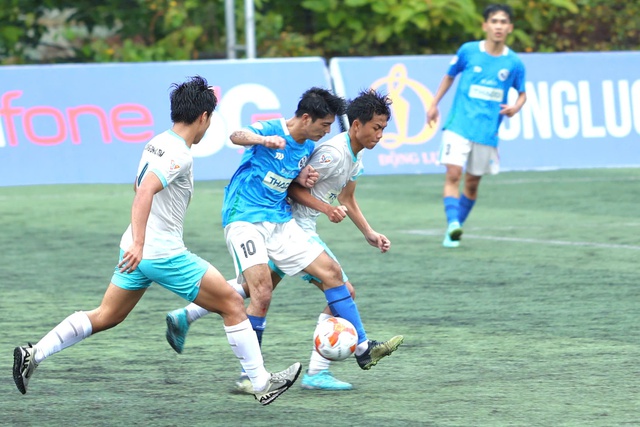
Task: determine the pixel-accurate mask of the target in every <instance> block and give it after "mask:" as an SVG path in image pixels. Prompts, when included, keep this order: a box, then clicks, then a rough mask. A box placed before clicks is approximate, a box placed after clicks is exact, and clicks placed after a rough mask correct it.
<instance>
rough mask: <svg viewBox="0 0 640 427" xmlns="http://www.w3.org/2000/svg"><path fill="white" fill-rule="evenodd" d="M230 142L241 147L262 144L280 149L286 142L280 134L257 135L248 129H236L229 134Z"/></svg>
mask: <svg viewBox="0 0 640 427" xmlns="http://www.w3.org/2000/svg"><path fill="white" fill-rule="evenodd" d="M229 139H231V142H233V143H234V144H236V145H241V146H243V147H246V146H249V145H264V146H265V147H267V148H274V149H281V148H284V147H285V146H286V145H287V142H286V141H285V140H284V138H282V137H281V136H277V135H268V136H264V135H258V134H257V133H253V132H251V131H248V130H237V131H235V132H233V133H232V134H231V136H229Z"/></svg>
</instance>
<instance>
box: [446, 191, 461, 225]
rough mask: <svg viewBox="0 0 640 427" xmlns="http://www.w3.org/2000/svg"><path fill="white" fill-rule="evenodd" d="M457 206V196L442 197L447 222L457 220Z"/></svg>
mask: <svg viewBox="0 0 640 427" xmlns="http://www.w3.org/2000/svg"><path fill="white" fill-rule="evenodd" d="M459 206H460V201H459V200H458V198H457V197H445V198H444V213H445V215H446V216H447V224H451V223H452V222H454V221H459V220H458V216H459V214H458V210H459ZM459 222H461V221H459Z"/></svg>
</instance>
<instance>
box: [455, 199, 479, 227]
mask: <svg viewBox="0 0 640 427" xmlns="http://www.w3.org/2000/svg"><path fill="white" fill-rule="evenodd" d="M475 204H476V201H475V200H472V199H468V198H467V197H466V196H465V195H464V194H463V195H462V196H460V210H459V211H458V221H459V222H460V224H462V223H464V222H465V221H466V220H467V217H468V216H469V213H470V212H471V209H473V205H475Z"/></svg>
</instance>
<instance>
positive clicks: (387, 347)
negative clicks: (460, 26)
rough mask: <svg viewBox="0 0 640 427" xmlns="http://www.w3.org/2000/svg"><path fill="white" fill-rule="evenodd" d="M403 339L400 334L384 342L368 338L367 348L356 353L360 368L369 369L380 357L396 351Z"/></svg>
mask: <svg viewBox="0 0 640 427" xmlns="http://www.w3.org/2000/svg"><path fill="white" fill-rule="evenodd" d="M403 341H404V337H403V336H402V335H396V336H395V337H393V338H391V339H390V340H389V341H384V342H379V341H374V340H369V347H368V348H367V350H366V351H365V352H364V353H362V354H361V355H360V356H358V355H356V360H357V361H358V365H360V368H362V369H364V370H365V371H367V370H369V369H371V368H372V367H373V366H375V365H377V364H378V362H379V361H380V359H382V358H383V357H386V356H388V355H390V354H391V353H393V352H394V351H396V349H397V348H398V347H400V344H402V342H403Z"/></svg>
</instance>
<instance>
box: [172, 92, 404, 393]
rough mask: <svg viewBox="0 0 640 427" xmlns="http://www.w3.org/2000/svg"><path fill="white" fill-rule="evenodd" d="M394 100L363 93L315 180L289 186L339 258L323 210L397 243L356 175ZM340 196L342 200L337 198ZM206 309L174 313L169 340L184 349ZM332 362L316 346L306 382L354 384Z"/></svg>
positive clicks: (305, 225) (240, 386)
mask: <svg viewBox="0 0 640 427" xmlns="http://www.w3.org/2000/svg"><path fill="white" fill-rule="evenodd" d="M390 103H391V101H390V99H389V98H387V97H386V96H383V95H380V94H378V93H377V92H375V91H373V90H368V91H364V92H362V93H360V94H359V95H358V97H356V98H355V99H354V100H352V101H351V102H350V103H349V106H348V108H347V117H348V119H349V123H350V129H349V131H348V132H343V133H341V134H339V135H336V136H335V137H333V138H332V139H330V140H329V141H326V142H324V143H322V144H320V145H318V146H317V147H316V148H315V150H314V151H313V154H312V155H311V158H310V159H309V164H310V165H311V166H312V167H313V168H314V169H315V170H316V171H317V172H318V180H317V182H316V183H315V184H314V186H313V187H312V188H311V189H310V190H309V189H306V188H304V187H303V186H301V185H299V184H298V183H296V182H293V183H292V184H291V185H290V186H289V190H288V194H289V196H290V197H291V198H292V199H293V200H292V201H291V209H292V215H293V218H294V219H295V221H296V222H297V224H298V225H299V226H300V227H301V228H302V229H303V230H304V231H306V232H307V233H308V234H309V235H310V236H311V238H312V239H313V240H315V241H317V242H318V243H319V244H321V245H322V246H323V247H324V249H325V251H326V252H327V253H328V254H329V255H330V256H331V257H332V258H334V259H335V257H334V256H333V254H332V252H331V251H330V250H329V248H328V247H327V246H326V245H325V244H324V242H323V241H322V240H321V239H320V237H319V236H318V234H317V232H316V220H317V218H318V216H319V215H320V214H321V213H324V214H325V215H327V217H328V218H329V220H330V221H331V222H334V223H337V222H340V221H342V220H343V219H344V218H345V217H346V216H349V218H350V219H351V220H352V221H353V223H354V224H355V225H356V226H357V227H358V229H359V230H360V231H361V232H362V234H363V236H364V237H365V239H366V241H367V242H368V243H369V244H370V245H371V246H374V247H376V248H378V249H380V251H381V252H383V253H384V252H387V251H388V250H389V248H390V247H391V242H390V241H389V239H387V237H386V236H384V235H383V234H380V233H378V232H376V231H375V230H374V229H373V228H372V227H371V226H370V225H369V223H368V222H367V220H366V218H365V216H364V214H363V213H362V211H361V210H360V207H359V205H358V203H357V201H356V198H355V188H356V179H357V178H358V177H359V176H360V175H361V174H362V172H363V166H362V154H363V153H364V150H365V149H372V148H374V147H375V146H376V144H377V143H378V141H379V140H380V139H381V138H382V132H383V130H384V128H385V127H386V126H387V121H388V120H389V118H390V116H391V111H390V109H389V104H390ZM336 200H338V202H339V203H340V205H338V206H336V205H333V204H332V203H333V202H334V201H336ZM269 265H270V268H271V270H272V272H271V279H272V281H273V284H274V287H275V286H276V285H277V284H278V283H279V282H280V281H281V280H282V278H283V277H284V273H283V272H282V271H280V270H279V269H278V268H277V267H276V266H275V265H273V264H272V263H271V262H270V263H269ZM302 278H303V279H304V280H307V281H309V282H311V283H313V284H314V285H316V286H318V287H319V288H320V289H323V286H322V284H321V283H320V282H319V279H317V278H315V277H313V276H311V275H305V276H303V277H302ZM342 280H343V282H345V284H346V285H347V287H348V289H349V292H350V293H351V295H352V296H354V295H355V292H354V290H353V286H352V285H351V283H350V282H349V279H348V278H347V276H346V274H344V272H343V273H342ZM229 284H230V285H231V286H233V287H234V288H236V290H237V291H238V293H240V294H241V295H242V296H243V297H244V298H247V297H248V295H249V294H250V291H249V289H248V287H247V285H246V283H245V284H244V286H242V285H239V284H238V283H237V281H236V280H230V281H229ZM206 314H207V311H206V310H204V309H202V308H201V307H198V306H197V305H196V304H189V305H188V306H187V307H185V308H184V309H178V310H174V311H172V312H170V313H168V315H167V341H168V342H169V344H170V345H171V347H172V348H173V349H174V350H176V351H177V352H178V353H181V352H182V349H183V346H184V341H185V338H186V334H187V332H188V329H189V324H190V323H192V322H194V321H195V320H197V319H199V318H200V317H202V316H204V315H206ZM331 314H332V313H331V311H330V309H329V307H327V308H326V309H325V310H324V311H323V312H322V313H321V314H320V316H319V318H318V321H322V320H324V319H326V318H328V317H331ZM401 342H402V337H394V339H392V340H391V344H389V348H390V351H389V352H391V351H393V350H395V348H397V346H398V345H399V344H400V343H401ZM330 364H331V362H330V361H329V360H327V359H325V358H324V357H322V356H321V355H320V354H319V353H318V352H317V351H315V350H314V351H312V354H311V359H310V362H309V368H308V370H307V372H306V373H305V375H304V377H303V379H302V387H304V388H306V389H313V390H350V389H351V388H352V385H351V384H349V383H347V382H344V381H340V380H338V379H337V378H335V377H333V375H332V374H331V372H330V371H329V367H330ZM236 389H237V391H240V392H244V393H247V392H250V391H251V389H250V383H248V380H247V379H246V378H245V376H241V377H240V379H239V380H238V382H237V383H236Z"/></svg>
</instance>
